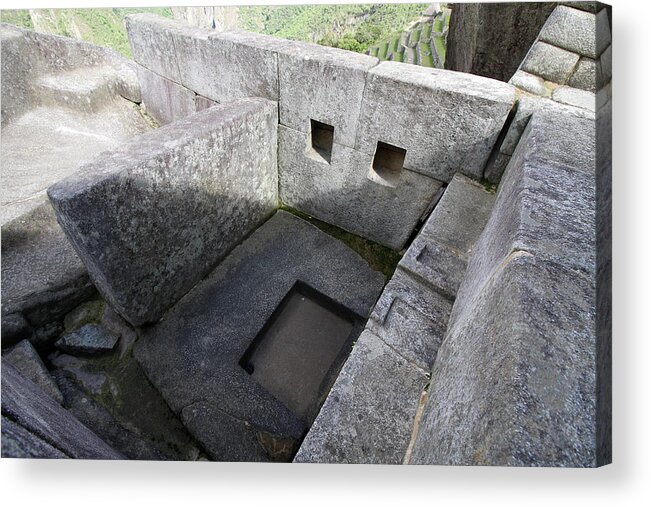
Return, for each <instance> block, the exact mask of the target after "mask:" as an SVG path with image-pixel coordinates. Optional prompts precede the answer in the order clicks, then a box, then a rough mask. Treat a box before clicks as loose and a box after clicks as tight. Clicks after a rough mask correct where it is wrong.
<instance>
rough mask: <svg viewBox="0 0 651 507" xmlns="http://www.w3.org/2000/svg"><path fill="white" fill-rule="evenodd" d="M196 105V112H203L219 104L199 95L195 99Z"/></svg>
mask: <svg viewBox="0 0 651 507" xmlns="http://www.w3.org/2000/svg"><path fill="white" fill-rule="evenodd" d="M194 104H195V110H196V111H203V110H204V109H208V108H209V107H212V106H216V105H217V102H215V101H214V100H210V99H207V98H206V97H202V96H201V95H197V96H196V97H195V98H194Z"/></svg>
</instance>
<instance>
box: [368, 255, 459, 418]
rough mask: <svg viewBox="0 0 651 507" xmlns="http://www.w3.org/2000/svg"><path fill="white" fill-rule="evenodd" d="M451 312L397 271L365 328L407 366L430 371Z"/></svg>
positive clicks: (448, 305)
mask: <svg viewBox="0 0 651 507" xmlns="http://www.w3.org/2000/svg"><path fill="white" fill-rule="evenodd" d="M464 269H465V266H464ZM451 309H452V303H451V302H450V301H449V300H448V299H447V298H445V297H443V296H441V295H440V294H439V293H438V292H436V291H434V290H432V287H431V286H428V285H426V284H425V283H423V282H422V281H420V280H418V279H417V278H415V277H413V276H412V275H411V274H410V273H409V272H407V271H406V270H403V269H401V268H399V269H398V270H396V272H395V273H394V275H393V277H391V280H390V281H389V283H388V284H387V286H386V287H385V289H384V291H383V292H382V295H381V296H380V299H379V300H378V302H377V304H376V305H375V308H374V309H373V313H372V314H371V318H370V319H369V321H368V323H367V325H366V329H367V330H369V331H371V332H372V333H373V334H375V335H376V336H377V337H379V338H380V339H381V340H382V341H384V342H385V343H386V344H387V345H389V346H390V347H391V348H392V349H394V350H395V351H396V352H397V353H398V354H400V355H401V356H402V357H403V358H405V359H406V360H407V361H409V362H410V363H413V364H414V365H415V366H417V367H418V368H421V369H422V370H423V371H430V370H431V369H432V365H433V364H434V359H435V358H436V353H437V351H438V348H439V346H440V345H441V342H442V341H443V337H444V335H445V329H446V325H447V320H448V317H449V316H450V311H451ZM377 430H378V431H382V428H378V429H377ZM374 431H375V430H374Z"/></svg>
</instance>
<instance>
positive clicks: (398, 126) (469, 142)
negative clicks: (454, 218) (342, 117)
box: [356, 62, 515, 182]
mask: <svg viewBox="0 0 651 507" xmlns="http://www.w3.org/2000/svg"><path fill="white" fill-rule="evenodd" d="M514 100H515V88H514V87H513V86H511V85H508V84H506V83H502V82H499V81H495V80H492V79H488V78H482V77H479V76H472V75H469V74H462V73H458V72H452V71H445V70H440V69H429V68H425V67H419V66H415V65H407V64H403V63H397V62H383V63H381V64H380V65H378V66H377V67H375V68H373V69H371V70H370V71H369V73H368V79H367V85H366V91H365V94H364V101H363V104H362V112H361V115H360V121H359V128H358V131H357V143H356V147H357V149H358V150H360V151H362V152H363V153H366V154H369V155H371V156H372V155H374V153H375V152H376V148H377V145H378V141H381V142H383V143H387V144H389V145H392V146H396V147H398V148H402V149H404V150H406V152H407V153H406V156H405V159H404V167H405V168H406V169H410V170H412V171H417V172H419V173H421V174H424V175H427V176H430V177H432V178H436V179H438V180H441V181H446V182H447V181H450V180H451V179H452V176H453V175H454V173H456V172H462V173H464V174H467V175H468V176H472V177H476V178H480V177H481V175H482V173H483V170H484V165H485V164H486V161H487V159H488V156H489V155H490V152H491V150H492V148H493V145H494V144H495V141H496V140H497V137H498V135H499V133H500V131H501V129H502V127H503V125H504V122H505V120H506V118H507V116H508V114H509V112H510V111H511V107H512V106H513V103H514Z"/></svg>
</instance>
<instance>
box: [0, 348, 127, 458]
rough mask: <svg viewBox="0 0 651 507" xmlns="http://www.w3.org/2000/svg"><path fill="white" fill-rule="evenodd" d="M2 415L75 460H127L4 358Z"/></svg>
mask: <svg viewBox="0 0 651 507" xmlns="http://www.w3.org/2000/svg"><path fill="white" fill-rule="evenodd" d="M2 413H3V414H7V415H8V416H9V417H11V419H13V420H14V421H16V422H17V423H18V424H20V425H21V426H22V427H23V428H25V429H26V430H28V431H29V432H31V433H33V434H34V435H36V436H37V437H39V438H41V439H42V440H44V441H46V442H47V443H49V444H50V445H52V446H53V447H56V448H57V449H59V450H61V451H62V452H64V453H65V454H67V455H68V456H70V457H71V458H80V459H124V457H123V456H122V455H121V454H120V453H118V452H116V451H115V450H113V449H112V448H111V447H109V446H108V445H107V444H106V443H105V442H104V441H103V440H101V439H100V438H99V437H98V436H97V435H95V434H94V433H93V432H92V431H90V430H89V429H88V428H87V427H86V426H84V425H83V424H81V423H80V422H79V421H78V420H77V419H76V418H75V417H74V416H73V415H71V414H70V413H69V412H68V411H66V410H65V409H63V408H62V407H61V406H60V405H59V404H58V403H56V402H55V401H54V400H53V399H52V398H50V397H49V396H48V395H47V394H45V393H44V392H43V390H41V389H40V388H39V387H38V386H36V385H35V384H34V383H33V382H31V381H30V380H27V379H26V378H25V377H24V376H23V375H22V374H21V373H20V372H19V371H18V370H16V369H15V368H14V367H13V366H12V365H11V364H9V363H8V362H7V361H5V360H4V359H3V360H2Z"/></svg>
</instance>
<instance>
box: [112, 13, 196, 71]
mask: <svg viewBox="0 0 651 507" xmlns="http://www.w3.org/2000/svg"><path fill="white" fill-rule="evenodd" d="M124 22H125V26H126V29H127V34H128V36H129V45H130V46H131V53H132V54H133V59H134V60H135V61H136V62H137V63H139V64H140V65H142V66H143V67H146V68H148V69H149V70H152V71H154V72H155V73H156V74H158V75H159V76H163V77H166V78H167V79H170V80H172V81H174V82H175V83H181V71H180V68H181V67H182V65H181V64H180V63H179V59H178V56H177V52H176V48H175V46H174V34H175V33H178V32H181V33H182V32H183V31H185V30H187V29H189V27H188V26H187V25H186V24H185V23H183V22H180V21H177V20H174V19H169V18H164V17H162V16H157V15H155V14H150V13H140V14H130V15H128V16H125V18H124Z"/></svg>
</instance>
